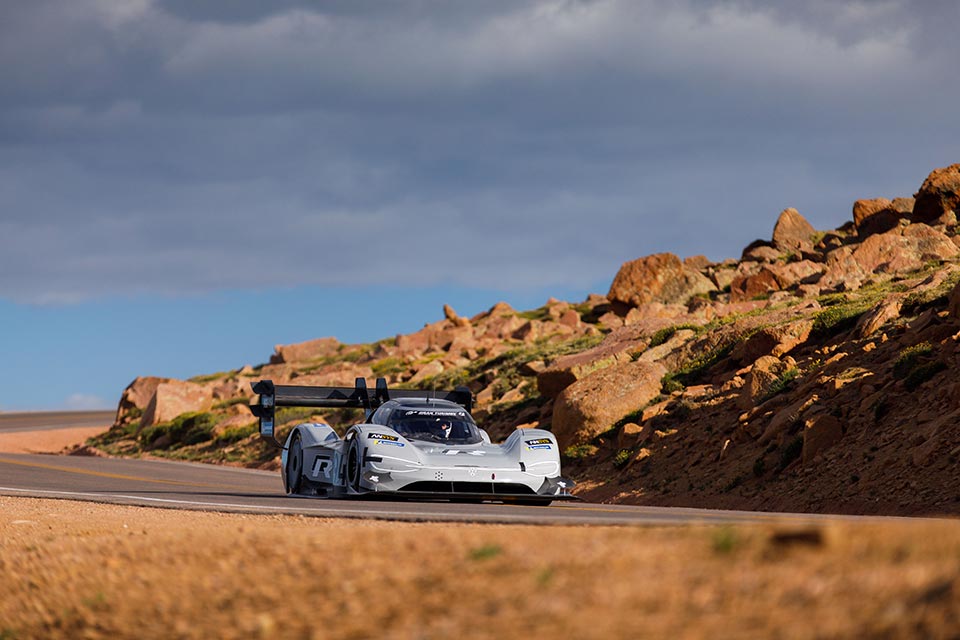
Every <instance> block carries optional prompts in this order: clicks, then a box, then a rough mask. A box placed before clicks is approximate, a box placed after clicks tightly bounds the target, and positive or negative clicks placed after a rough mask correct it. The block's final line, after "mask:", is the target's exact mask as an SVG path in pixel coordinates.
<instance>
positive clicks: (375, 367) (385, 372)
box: [370, 356, 407, 378]
mask: <svg viewBox="0 0 960 640" xmlns="http://www.w3.org/2000/svg"><path fill="white" fill-rule="evenodd" d="M406 369H407V364H406V363H405V362H404V361H403V358H398V357H396V356H390V357H389V358H383V359H382V360H377V361H376V362H374V363H373V364H371V365H370V370H371V371H373V375H374V376H375V377H377V378H386V377H387V376H391V375H394V374H396V373H400V372H401V371H405V370H406Z"/></svg>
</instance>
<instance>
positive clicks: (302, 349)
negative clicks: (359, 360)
mask: <svg viewBox="0 0 960 640" xmlns="http://www.w3.org/2000/svg"><path fill="white" fill-rule="evenodd" d="M339 348H340V342H339V341H338V340H337V339H336V338H317V339H316V340H307V341H306V342H298V343H296V344H278V345H277V346H275V347H274V348H273V350H274V354H273V355H272V356H270V364H285V363H290V362H307V361H310V360H316V359H318V358H325V357H329V356H333V355H336V354H337V352H338V350H339Z"/></svg>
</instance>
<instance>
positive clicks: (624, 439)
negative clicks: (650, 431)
mask: <svg viewBox="0 0 960 640" xmlns="http://www.w3.org/2000/svg"><path fill="white" fill-rule="evenodd" d="M641 433H643V427H641V426H640V425H638V424H637V423H636V422H628V423H627V424H625V425H623V427H621V428H620V433H619V434H618V435H617V448H618V449H632V448H634V447H635V446H637V442H638V441H639V440H640V434H641Z"/></svg>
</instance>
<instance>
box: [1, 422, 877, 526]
mask: <svg viewBox="0 0 960 640" xmlns="http://www.w3.org/2000/svg"><path fill="white" fill-rule="evenodd" d="M71 419H73V418H71ZM48 422H49V420H47V421H44V420H39V421H36V424H38V425H40V428H50V427H49V426H48V425H47V423H48ZM5 426H7V427H8V428H13V427H12V426H11V424H10V423H8V424H6V425H5ZM24 426H27V427H28V426H29V425H24ZM71 426H73V425H71ZM0 495H9V496H31V497H38V498H59V499H70V500H88V501H95V502H106V503H116V504H125V505H141V506H151V507H166V508H175V509H191V510H205V511H224V512H235V513H261V514H270V513H272V514H295V515H303V516H314V517H330V518H372V519H384V520H406V521H423V522H439V521H445V522H491V523H494V522H495V523H524V524H552V525H561V524H564V525H676V524H692V523H714V524H719V523H758V522H770V523H780V524H797V525H808V524H813V523H817V522H823V521H825V520H838V519H840V520H853V519H856V520H864V519H869V520H889V519H890V518H860V517H853V516H822V515H806V514H772V513H757V512H747V511H720V510H707V509H682V508H665V507H635V506H626V505H606V504H590V503H583V502H577V503H555V504H554V505H552V506H549V507H528V506H518V505H509V504H457V503H449V502H401V501H385V500H324V499H319V498H308V497H291V496H287V495H285V494H284V493H283V487H282V484H281V481H280V475H279V473H276V472H264V471H255V470H249V469H238V468H233V467H222V466H216V465H204V464H193V463H184V462H171V461H158V460H133V459H117V458H95V457H80V456H53V455H28V454H0Z"/></svg>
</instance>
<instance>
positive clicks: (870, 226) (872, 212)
mask: <svg viewBox="0 0 960 640" xmlns="http://www.w3.org/2000/svg"><path fill="white" fill-rule="evenodd" d="M905 201H906V199H905V198H897V204H894V203H893V202H891V201H890V200H887V199H886V198H873V199H871V200H857V201H856V202H854V203H853V224H854V226H856V228H857V234H858V235H859V236H860V237H861V238H866V237H867V236H871V235H874V234H877V233H886V232H887V231H890V230H891V229H895V228H896V227H897V226H898V225H899V224H900V220H901V218H904V217H907V215H909V211H903V209H904V208H905V207H904V203H905ZM912 208H913V202H912V201H911V202H910V210H912Z"/></svg>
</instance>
